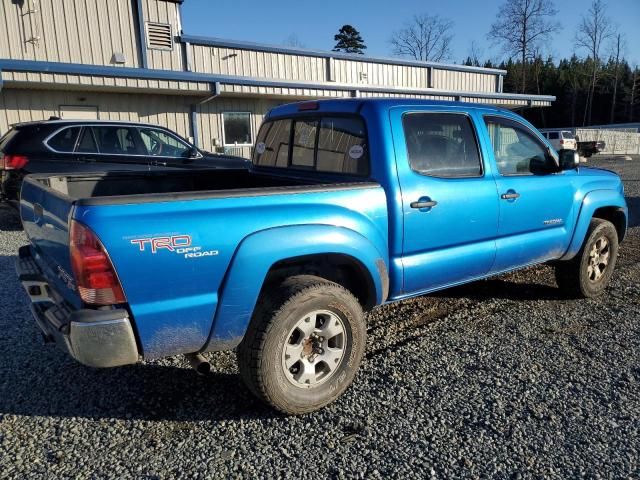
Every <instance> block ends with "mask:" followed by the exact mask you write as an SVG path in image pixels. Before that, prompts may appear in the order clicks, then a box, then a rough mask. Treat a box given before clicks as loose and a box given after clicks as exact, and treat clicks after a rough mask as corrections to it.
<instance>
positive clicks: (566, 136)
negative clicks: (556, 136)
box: [562, 132, 576, 140]
mask: <svg viewBox="0 0 640 480" xmlns="http://www.w3.org/2000/svg"><path fill="white" fill-rule="evenodd" d="M562 138H563V139H565V140H575V138H576V137H575V135H574V134H573V133H571V132H562Z"/></svg>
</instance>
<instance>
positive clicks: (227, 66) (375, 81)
mask: <svg viewBox="0 0 640 480" xmlns="http://www.w3.org/2000/svg"><path fill="white" fill-rule="evenodd" d="M187 48H188V51H189V53H188V56H189V58H190V64H191V69H192V70H193V71H194V72H198V73H212V74H224V75H238V76H248V77H257V78H270V79H286V80H299V81H307V82H336V83H344V84H349V85H354V86H357V85H367V86H387V87H389V86H392V87H405V88H428V87H429V68H428V67H421V66H410V65H395V64H387V63H380V62H373V61H360V60H358V61H354V60H346V59H341V58H323V57H314V56H305V55H293V54H288V53H274V52H262V51H256V50H244V49H236V48H223V47H216V46H208V45H194V44H190V45H189V46H188V47H187ZM432 71H433V79H432V85H431V88H436V89H442V90H457V91H473V92H489V93H495V92H497V89H498V80H497V74H493V73H480V72H465V71H456V70H446V69H440V68H436V67H434V68H433V69H432Z"/></svg>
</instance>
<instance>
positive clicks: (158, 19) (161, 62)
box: [142, 0, 184, 70]
mask: <svg viewBox="0 0 640 480" xmlns="http://www.w3.org/2000/svg"><path fill="white" fill-rule="evenodd" d="M142 14H143V16H144V21H145V22H154V23H165V24H169V25H171V30H172V33H173V36H174V37H175V36H177V35H180V29H181V26H180V20H179V18H180V17H179V15H178V4H177V3H175V2H168V1H165V0H142ZM144 41H145V47H146V38H145V40H144ZM147 61H148V62H149V68H157V69H160V70H183V69H184V64H183V61H182V47H181V44H179V43H175V42H174V44H173V50H171V51H169V50H155V49H150V48H147Z"/></svg>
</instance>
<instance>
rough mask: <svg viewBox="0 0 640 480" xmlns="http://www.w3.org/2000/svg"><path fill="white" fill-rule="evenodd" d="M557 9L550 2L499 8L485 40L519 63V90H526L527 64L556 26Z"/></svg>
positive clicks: (515, 2) (521, 1) (523, 0)
mask: <svg viewBox="0 0 640 480" xmlns="http://www.w3.org/2000/svg"><path fill="white" fill-rule="evenodd" d="M556 13H558V12H557V10H556V9H555V7H554V4H553V1H552V0H506V1H505V3H504V4H503V5H502V6H501V7H500V10H499V13H498V16H497V18H496V21H495V22H494V23H493V25H491V30H490V31H489V34H488V37H489V39H491V40H493V41H494V42H495V43H498V44H501V45H502V48H503V49H504V51H505V53H507V54H508V55H509V56H511V57H515V58H519V59H520V62H521V64H522V79H521V83H520V86H521V89H522V93H525V90H526V87H527V75H526V73H527V62H528V61H530V60H532V59H533V53H534V51H535V50H536V49H538V48H539V47H541V46H542V44H543V42H544V40H546V39H547V38H548V37H549V36H550V35H551V34H552V33H554V32H556V31H557V30H558V28H559V24H558V23H557V22H554V21H553V20H552V19H553V17H554V16H555V15H556Z"/></svg>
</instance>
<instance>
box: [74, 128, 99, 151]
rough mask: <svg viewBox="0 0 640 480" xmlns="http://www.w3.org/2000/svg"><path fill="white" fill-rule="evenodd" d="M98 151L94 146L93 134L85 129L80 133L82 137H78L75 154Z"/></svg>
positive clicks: (88, 129)
mask: <svg viewBox="0 0 640 480" xmlns="http://www.w3.org/2000/svg"><path fill="white" fill-rule="evenodd" d="M97 151H98V147H97V146H96V141H95V139H94V138H93V132H92V131H91V128H85V129H84V130H83V131H82V135H81V136H80V141H79V142H78V146H77V147H76V152H79V153H96V152H97Z"/></svg>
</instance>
